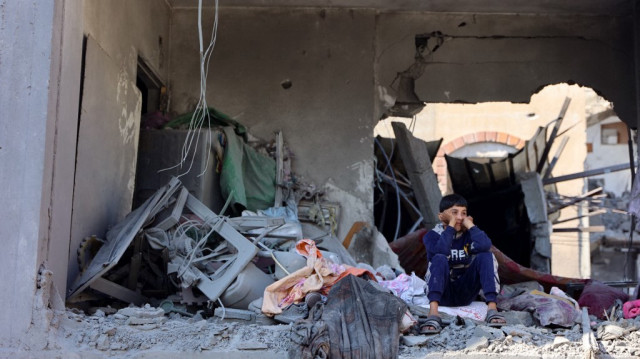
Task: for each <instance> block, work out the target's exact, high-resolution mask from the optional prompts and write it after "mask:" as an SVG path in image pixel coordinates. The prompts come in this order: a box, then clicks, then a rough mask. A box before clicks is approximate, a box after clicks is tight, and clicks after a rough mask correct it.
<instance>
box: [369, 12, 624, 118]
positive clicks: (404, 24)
mask: <svg viewBox="0 0 640 359" xmlns="http://www.w3.org/2000/svg"><path fill="white" fill-rule="evenodd" d="M632 20H633V19H632V17H631V16H629V17H607V16H569V15H555V16H554V15H497V14H493V15H492V14H446V13H444V14H443V13H438V14H435V13H385V14H380V15H379V17H378V19H377V25H378V26H377V27H376V34H377V35H376V39H377V44H376V49H377V51H376V58H377V59H379V61H380V64H379V72H378V75H379V77H378V83H379V84H380V85H384V86H389V85H390V84H391V82H392V81H393V79H394V77H395V76H396V73H397V72H400V71H403V70H405V69H406V68H407V67H409V65H411V64H412V63H413V61H414V59H413V56H414V52H415V51H414V49H415V46H414V35H416V34H423V33H430V32H433V31H441V32H442V33H443V34H445V35H446V36H445V41H444V43H443V44H442V46H441V47H440V48H439V49H438V50H437V51H436V52H434V53H433V54H432V55H431V56H428V57H427V58H426V60H427V66H426V68H425V71H424V74H423V75H422V77H420V78H419V79H418V80H417V82H416V92H417V94H418V96H419V97H420V99H421V100H424V101H426V102H456V101H461V102H472V103H473V102H487V101H509V102H522V103H525V102H528V101H529V98H530V97H531V95H532V94H533V93H535V92H537V90H538V89H540V88H542V87H544V86H546V85H550V84H555V83H563V82H569V83H570V82H575V83H578V84H580V85H582V86H588V87H591V88H593V89H594V90H596V92H598V93H600V94H601V95H602V96H603V97H605V98H606V99H607V100H609V101H611V102H613V103H614V105H615V110H616V113H617V114H618V115H619V116H620V118H621V119H623V120H624V121H628V122H629V123H632V124H634V125H635V123H636V121H635V117H636V108H635V96H634V94H635V79H634V76H632V75H631V74H633V73H634V71H635V70H634V52H633V36H632V35H633V32H632V29H633V21H632Z"/></svg>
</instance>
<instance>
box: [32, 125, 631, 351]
mask: <svg viewBox="0 0 640 359" xmlns="http://www.w3.org/2000/svg"><path fill="white" fill-rule="evenodd" d="M214 115H215V114H214ZM214 115H212V116H214ZM218 116H219V117H220V116H221V115H220V114H218ZM222 117H223V118H221V121H222V120H224V121H222V122H225V124H227V123H226V122H228V119H226V118H224V116H222ZM187 118H190V116H187ZM400 130H402V129H400ZM211 131H212V133H214V134H215V136H214V138H215V139H216V140H215V141H214V142H215V144H216V146H214V147H215V148H216V151H215V152H216V160H215V162H216V163H218V164H220V166H217V165H216V166H213V167H215V168H217V171H218V170H220V171H221V172H220V173H219V177H220V178H219V181H220V189H219V192H220V193H219V195H220V196H217V197H220V198H217V199H216V200H214V199H212V198H208V197H206V196H204V195H202V193H200V194H198V193H195V194H194V193H193V192H192V191H191V190H192V187H191V186H190V185H187V183H191V184H193V182H192V180H193V179H191V180H189V179H188V178H187V177H185V178H182V179H180V180H179V179H178V178H176V177H170V179H169V180H168V183H166V184H164V183H162V184H160V183H158V182H157V181H156V182H154V185H153V186H148V187H144V186H142V187H140V186H139V188H144V189H145V192H144V193H143V192H142V191H140V193H138V194H139V195H140V196H139V198H138V197H137V200H138V201H139V202H140V203H137V204H136V206H135V207H136V209H135V210H134V211H132V212H131V213H129V215H127V216H126V217H125V218H124V219H123V220H122V221H121V222H120V223H118V224H116V225H115V226H113V227H112V228H110V229H109V230H108V231H107V233H106V238H105V239H100V238H97V237H95V236H92V237H87V239H86V240H84V241H82V243H81V245H80V248H78V253H77V254H78V255H77V259H78V268H79V272H78V273H77V276H76V278H75V280H74V281H73V283H72V284H71V285H70V287H69V289H68V292H67V293H66V299H67V302H66V305H67V307H66V308H65V310H61V306H57V307H56V308H57V309H58V311H55V309H50V311H49V313H52V316H51V318H52V319H50V320H49V321H50V324H51V325H50V327H51V329H50V331H49V332H48V343H47V345H46V347H45V346H41V348H45V351H43V352H39V351H35V352H31V353H30V354H33V355H35V356H37V355H43V356H44V357H48V356H49V355H48V354H46V353H49V354H51V353H56V354H58V355H59V356H60V357H68V356H71V355H70V354H71V353H74V354H78V355H80V356H81V357H85V356H86V357H116V358H117V357H122V358H127V357H140V356H143V357H144V356H149V357H151V356H153V357H158V356H165V357H175V356H178V355H179V356H181V357H185V358H187V357H209V356H214V357H219V356H224V357H239V358H245V357H260V358H261V359H265V358H270V357H273V358H282V357H287V356H288V357H290V358H300V357H304V358H316V357H318V358H321V357H350V356H351V355H356V356H363V357H376V358H394V357H400V358H423V357H427V356H432V357H442V356H447V357H461V356H465V357H467V356H474V355H475V356H478V357H494V356H496V355H500V356H507V357H531V358H541V357H549V358H556V357H557V358H565V357H567V358H573V357H579V356H584V357H589V356H591V357H593V356H598V357H615V358H626V357H638V356H640V330H639V329H640V315H638V314H640V313H639V312H640V301H637V300H636V301H634V297H635V298H636V299H637V295H638V288H637V287H636V289H635V292H633V293H631V294H632V295H629V294H628V293H629V291H628V290H627V293H625V292H623V291H622V290H620V289H619V288H614V287H613V286H609V285H606V284H603V283H600V282H597V281H589V280H585V279H578V278H565V277H556V276H551V275H550V274H549V263H550V262H549V257H550V252H549V250H548V249H549V248H550V247H548V245H549V234H550V227H549V226H547V220H548V214H547V213H546V212H545V211H539V212H540V213H538V214H539V216H540V218H542V219H541V221H542V220H543V222H544V223H543V222H540V223H543V224H544V225H541V226H538V227H541V228H542V227H544V228H542V229H544V231H538V232H535V231H533V229H536V228H538V227H536V225H533V224H532V226H531V228H526V230H523V233H522V236H523V237H522V238H523V239H521V242H522V243H517V244H514V243H515V242H513V241H511V237H510V236H509V237H508V238H507V239H509V241H508V242H509V243H511V244H510V246H506V249H507V250H511V252H513V253H515V254H516V255H518V252H515V251H514V246H515V247H523V246H524V247H526V246H530V247H531V246H533V244H534V243H535V244H536V246H535V248H537V249H540V248H541V249H540V250H541V252H535V253H534V251H533V249H532V250H531V251H529V250H527V251H525V252H526V253H524V255H520V256H519V257H517V258H513V259H511V258H510V257H508V253H503V252H501V250H500V249H498V248H497V247H501V246H502V245H504V243H503V242H500V241H495V242H494V245H495V246H494V247H492V248H491V252H492V253H493V255H494V256H495V257H494V261H495V265H496V270H497V273H498V274H499V276H500V278H501V280H502V281H503V284H506V283H510V284H507V285H503V286H502V287H500V288H499V289H500V290H499V293H497V294H498V300H497V306H498V308H499V309H500V310H501V313H502V314H503V315H504V316H505V319H506V324H505V325H504V326H502V327H496V326H490V325H488V324H487V323H486V322H485V321H484V318H485V317H487V305H486V304H485V303H484V302H482V301H479V302H473V303H472V304H471V305H469V306H466V307H456V308H446V307H440V313H441V315H442V316H443V319H444V325H445V326H444V328H443V330H442V331H441V332H440V333H438V334H430V335H425V334H422V333H421V330H422V329H423V328H424V326H425V321H426V320H427V317H428V312H429V309H428V308H429V300H428V299H427V297H426V294H425V286H426V283H425V282H424V280H422V278H423V277H424V274H425V270H426V258H425V254H426V253H425V249H424V245H423V243H422V237H423V235H424V233H425V231H426V229H425V228H431V227H429V226H426V227H425V226H423V227H424V228H422V229H420V228H418V225H419V224H420V223H422V222H425V223H427V224H428V225H429V224H433V223H435V222H434V221H435V219H434V218H437V217H434V218H431V217H433V216H432V214H434V213H435V212H434V213H431V212H433V211H431V210H429V211H427V210H425V208H422V207H424V206H431V204H433V203H432V202H434V201H435V200H436V199H439V198H441V197H440V196H439V191H438V189H437V184H436V183H435V182H433V181H432V180H433V178H431V180H429V179H425V178H408V179H406V178H405V180H406V182H407V183H406V187H407V188H408V189H409V191H408V192H407V193H404V192H402V193H400V192H401V191H400V190H399V188H398V185H397V183H395V182H396V180H395V179H394V180H393V182H394V185H393V188H395V191H396V192H398V193H397V195H399V194H402V195H403V198H404V199H405V201H406V202H411V206H410V207H411V208H412V211H413V212H412V214H413V217H416V218H412V220H411V221H410V223H404V225H403V226H402V227H403V230H402V233H405V235H404V236H403V237H400V238H398V234H399V233H400V227H401V225H400V220H399V219H400V214H398V217H397V218H398V221H397V223H396V225H395V227H394V228H395V231H394V235H393V241H390V240H389V239H388V238H387V236H385V234H383V233H382V232H383V231H382V229H380V231H378V228H377V227H376V226H374V225H372V224H371V223H367V222H355V223H353V226H352V227H351V229H350V230H349V232H348V234H347V236H346V237H345V238H340V239H339V238H338V237H337V236H336V226H337V223H338V221H337V219H338V218H339V216H340V210H341V209H340V207H339V206H338V205H335V204H331V203H327V202H325V201H324V199H323V193H322V191H318V190H317V189H316V188H315V186H313V185H309V184H305V183H302V182H300V181H299V180H297V178H296V176H295V175H294V174H293V173H292V172H291V168H290V165H291V164H290V162H289V161H290V158H289V157H290V154H288V152H287V151H288V150H287V149H286V147H285V146H284V144H283V142H282V137H281V135H279V138H278V139H277V141H275V143H273V144H269V145H266V147H265V148H266V150H265V149H264V148H263V149H262V150H260V146H258V147H256V148H254V147H251V146H250V145H248V144H247V143H246V133H245V131H246V129H244V128H243V127H242V126H240V125H238V124H235V127H234V126H227V127H223V128H222V130H211ZM403 131H405V132H408V131H406V130H403ZM400 133H404V132H402V131H400ZM541 133H542V132H541ZM405 137H407V138H405V139H404V140H403V141H404V142H403V141H400V140H398V145H399V146H400V145H401V144H403V145H406V143H405V142H408V143H412V144H416V145H418V144H419V145H422V143H421V142H419V141H418V140H417V139H415V138H413V137H410V136H409V134H406V136H405ZM538 137H540V138H542V139H544V136H543V133H542V134H541V135H538ZM534 138H535V136H534ZM383 142H384V141H383ZM383 142H381V143H383ZM530 142H531V143H533V142H536V141H533V140H532V141H530ZM381 143H379V147H380V150H381V151H382V152H386V150H385V149H384V146H383V145H382V144H381ZM389 144H391V145H393V143H391V142H389V143H386V144H385V145H389ZM439 144H440V142H437V143H436V144H435V145H434V146H435V147H433V148H431V150H430V151H429V149H428V148H427V149H424V148H422V147H420V146H419V147H420V148H418V149H415V148H413V149H412V148H404V149H403V148H402V146H400V150H402V151H400V152H402V153H404V152H414V154H417V153H421V154H422V155H425V156H426V155H427V152H429V153H430V152H433V153H435V152H437V146H439ZM254 145H255V144H254ZM527 148H528V147H526V146H525V150H526V149H527ZM423 150H424V151H423ZM390 152H395V151H394V150H391V151H390ZM423 152H424V153H423ZM433 153H432V155H433ZM526 153H527V152H526V151H523V152H522V154H526ZM383 155H384V156H383V157H385V158H386V157H387V155H386V154H383ZM395 160H396V161H398V158H397V157H396V159H395ZM403 161H404V158H403ZM427 161H428V160H427ZM385 163H386V164H387V165H388V166H387V167H388V168H382V169H380V170H379V172H380V173H379V180H380V179H381V178H383V177H384V175H385V172H384V171H386V170H387V169H394V168H395V167H398V166H399V164H398V163H396V164H392V161H389V160H388V159H387V162H385ZM240 164H242V165H240ZM405 165H406V163H405ZM218 167H220V168H218ZM247 168H250V169H251V170H250V171H249V170H248V169H247ZM382 170H384V171H382ZM394 171H395V170H394ZM523 171H524V170H523ZM154 172H155V171H154ZM409 172H410V171H409ZM390 173H391V172H390ZM398 173H400V172H398ZM216 176H218V172H216ZM409 177H411V176H409ZM511 177H514V178H515V176H511ZM394 178H395V177H394ZM256 179H261V180H260V181H258V180H256ZM533 179H534V180H535V179H539V175H538V176H537V177H534V178H533ZM154 180H155V179H154ZM262 180H264V181H262ZM182 181H185V182H184V183H183V182H182ZM189 181H191V182H189ZM216 181H217V180H216ZM527 181H528V179H526V178H524V177H523V178H521V179H520V182H521V183H520V184H518V183H512V184H510V185H509V190H510V191H511V190H517V191H525V192H526V191H529V192H536V193H538V192H539V193H538V194H539V196H538V197H536V198H534V199H533V200H531V198H529V199H527V198H525V200H524V203H521V205H523V206H527V208H529V207H540V206H539V205H541V204H542V202H544V201H550V202H553V198H545V196H544V194H543V191H542V188H541V187H540V188H538V187H536V190H535V191H534V190H531V189H527V188H528V187H527V185H525V183H526V182H527ZM529 182H531V181H529ZM533 182H536V183H538V184H539V185H540V186H541V182H540V181H533ZM274 183H278V185H275V186H274ZM411 183H414V184H413V185H412V184H411ZM163 184H164V186H162V185H163ZM417 185H423V186H424V187H425V188H426V187H429V188H431V189H432V190H433V191H431V192H433V193H431V194H429V195H428V196H424V194H423V196H422V197H426V198H412V197H413V196H418V197H420V196H419V194H418V193H416V192H414V193H410V192H412V191H411V188H413V186H417ZM521 185H522V188H523V189H521V188H520V186H521ZM160 186H161V187H160ZM195 187H197V186H195ZM534 187H535V186H534ZM538 189H539V191H538ZM386 191H387V192H389V191H391V189H389V188H387V189H386ZM196 192H197V191H196ZM389 193H391V192H389ZM501 193H502V192H501ZM518 193H520V192H518ZM525 194H526V193H525ZM205 197H206V198H205ZM587 197H588V196H587ZM221 198H225V199H226V203H225V204H224V205H222V203H221V202H220V201H219V200H220V199H221ZM519 198H520V197H519ZM396 199H397V200H398V208H396V210H398V209H399V201H400V197H397V198H396ZM305 200H307V201H305ZM421 200H422V201H421ZM570 201H573V202H571V203H574V202H575V200H573V199H572V200H570ZM386 202H387V200H386V199H384V200H382V202H381V203H386ZM414 202H415V203H414ZM422 202H425V203H422ZM538 202H539V203H538ZM565 202H566V201H565ZM554 203H555V202H554ZM558 203H560V202H558ZM563 203H564V202H562V203H560V204H563ZM564 204H566V203H564ZM272 206H273V207H272ZM418 207H420V208H418ZM542 207H544V206H542ZM214 209H215V212H214ZM344 210H347V209H344ZM430 211H431V212H430ZM426 218H430V219H429V220H428V221H427V220H426ZM378 222H380V225H379V227H380V228H382V227H384V222H385V219H384V215H383V216H382V217H381V218H379V219H378ZM432 222H433V223H432ZM480 222H481V221H479V223H480ZM525 222H526V223H525V224H527V225H528V223H529V222H528V221H525ZM485 223H487V222H485ZM532 223H533V222H532ZM404 227H406V228H404ZM525 227H526V226H525ZM389 228H391V227H389ZM523 228H524V227H523ZM538 229H540V228H538ZM343 230H344V229H343ZM528 231H532V233H531V236H529V233H528ZM543 232H544V233H543ZM492 239H493V238H492ZM547 247H548V248H547ZM532 248H533V247H532ZM547 252H548V253H547ZM521 254H522V253H521ZM521 262H523V263H526V265H521V264H520V263H521ZM43 270H46V269H43ZM41 274H42V273H41ZM49 274H50V273H49ZM42 277H43V278H46V277H47V276H46V275H42ZM621 284H622V286H623V287H624V286H626V288H627V289H629V288H631V287H632V286H635V285H636V284H637V283H635V282H631V281H626V282H621ZM43 287H44V288H45V289H46V286H45V285H43ZM481 299H482V298H478V299H477V300H481ZM623 303H625V305H627V307H625V308H624V309H623ZM629 303H631V304H629ZM53 307H54V306H50V308H53ZM624 318H629V319H624ZM634 318H635V319H634ZM427 325H430V324H427Z"/></svg>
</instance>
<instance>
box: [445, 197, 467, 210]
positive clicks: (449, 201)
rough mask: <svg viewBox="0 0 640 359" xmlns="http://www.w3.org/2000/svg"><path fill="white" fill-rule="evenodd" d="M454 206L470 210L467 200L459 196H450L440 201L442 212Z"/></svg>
mask: <svg viewBox="0 0 640 359" xmlns="http://www.w3.org/2000/svg"><path fill="white" fill-rule="evenodd" d="M453 206H460V207H466V208H469V205H468V204H467V200H466V199H464V197H462V196H461V195H459V194H455V193H454V194H450V195H447V196H444V197H442V199H441V200H440V212H444V211H446V210H448V209H449V208H451V207H453Z"/></svg>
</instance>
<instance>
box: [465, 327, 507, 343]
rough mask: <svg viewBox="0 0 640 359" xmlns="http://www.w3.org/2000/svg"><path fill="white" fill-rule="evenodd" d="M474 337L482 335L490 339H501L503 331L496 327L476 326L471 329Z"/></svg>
mask: <svg viewBox="0 0 640 359" xmlns="http://www.w3.org/2000/svg"><path fill="white" fill-rule="evenodd" d="M473 336H474V337H483V338H487V339H490V340H495V339H502V338H504V337H505V335H504V332H503V331H502V330H500V329H498V328H492V327H488V326H484V325H483V326H478V327H476V328H475V329H474V330H473Z"/></svg>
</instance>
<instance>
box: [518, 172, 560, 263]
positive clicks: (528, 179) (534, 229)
mask: <svg viewBox="0 0 640 359" xmlns="http://www.w3.org/2000/svg"><path fill="white" fill-rule="evenodd" d="M518 180H519V181H520V185H521V186H522V192H523V193H524V204H525V207H526V208H527V215H528V216H529V222H531V227H530V230H531V234H530V235H531V239H532V241H533V244H534V245H533V249H532V251H531V257H530V259H531V268H532V269H534V270H537V271H540V272H543V273H551V228H552V227H551V222H549V219H548V217H547V201H546V199H545V194H544V189H543V188H542V179H541V178H540V174H538V173H537V172H527V173H520V174H518Z"/></svg>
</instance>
